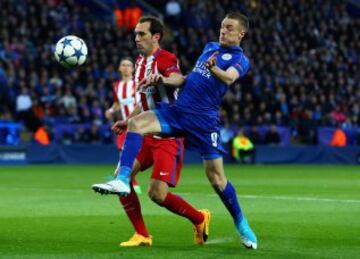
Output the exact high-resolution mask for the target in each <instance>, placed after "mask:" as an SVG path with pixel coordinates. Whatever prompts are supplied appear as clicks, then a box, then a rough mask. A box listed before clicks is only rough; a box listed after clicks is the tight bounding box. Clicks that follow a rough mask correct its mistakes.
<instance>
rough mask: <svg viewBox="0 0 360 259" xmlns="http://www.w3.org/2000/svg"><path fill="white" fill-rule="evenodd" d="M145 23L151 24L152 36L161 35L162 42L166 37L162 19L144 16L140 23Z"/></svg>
mask: <svg viewBox="0 0 360 259" xmlns="http://www.w3.org/2000/svg"><path fill="white" fill-rule="evenodd" d="M144 22H148V23H150V29H149V30H150V32H151V34H152V35H154V34H156V33H159V34H160V39H159V41H160V40H161V39H162V37H163V35H164V25H163V24H162V22H161V21H160V19H159V18H156V17H154V16H143V17H141V18H140V20H139V23H144Z"/></svg>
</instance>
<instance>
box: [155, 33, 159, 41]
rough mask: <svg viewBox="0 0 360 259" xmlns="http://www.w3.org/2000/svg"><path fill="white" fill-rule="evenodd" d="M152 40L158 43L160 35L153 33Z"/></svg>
mask: <svg viewBox="0 0 360 259" xmlns="http://www.w3.org/2000/svg"><path fill="white" fill-rule="evenodd" d="M153 39H154V40H155V41H158V42H159V41H160V33H155V34H154V35H153Z"/></svg>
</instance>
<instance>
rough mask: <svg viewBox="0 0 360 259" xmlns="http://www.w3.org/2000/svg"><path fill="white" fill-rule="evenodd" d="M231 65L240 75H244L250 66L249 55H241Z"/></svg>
mask: <svg viewBox="0 0 360 259" xmlns="http://www.w3.org/2000/svg"><path fill="white" fill-rule="evenodd" d="M231 67H233V68H235V69H236V70H237V71H238V73H239V77H243V76H244V75H245V74H246V73H247V71H248V70H249V68H250V61H249V59H248V58H247V57H245V56H241V57H240V58H239V59H237V60H235V61H234V63H232V64H231Z"/></svg>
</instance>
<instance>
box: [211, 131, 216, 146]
mask: <svg viewBox="0 0 360 259" xmlns="http://www.w3.org/2000/svg"><path fill="white" fill-rule="evenodd" d="M217 142H218V134H217V133H216V132H213V133H211V144H212V146H213V147H217Z"/></svg>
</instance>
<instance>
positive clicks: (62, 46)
mask: <svg viewBox="0 0 360 259" xmlns="http://www.w3.org/2000/svg"><path fill="white" fill-rule="evenodd" d="M87 54H88V49H87V46H86V44H85V42H84V41H83V40H82V39H81V38H79V37H77V36H74V35H68V36H65V37H63V38H61V39H60V40H59V41H58V42H57V43H56V45H55V52H54V55H55V58H56V60H57V61H58V62H59V63H60V64H61V65H62V66H64V67H66V68H74V67H78V66H81V65H82V64H84V63H85V61H86V57H87Z"/></svg>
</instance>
